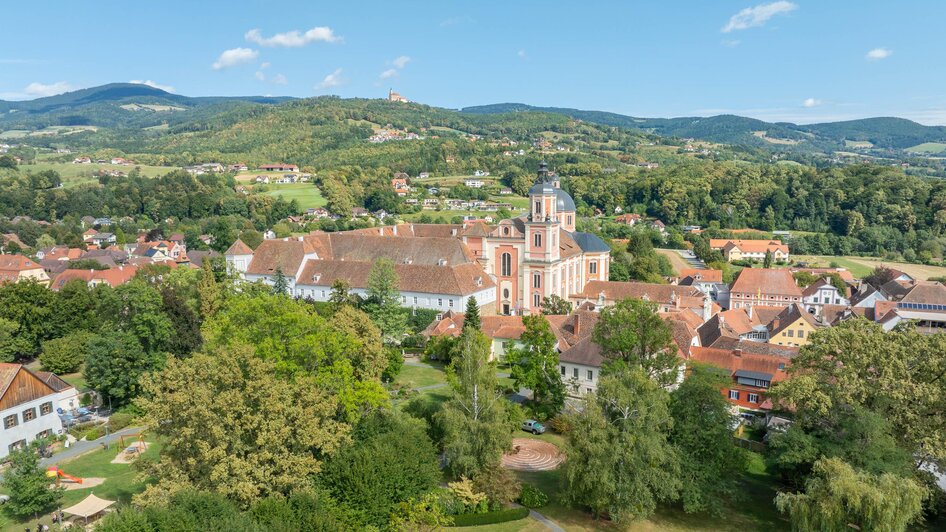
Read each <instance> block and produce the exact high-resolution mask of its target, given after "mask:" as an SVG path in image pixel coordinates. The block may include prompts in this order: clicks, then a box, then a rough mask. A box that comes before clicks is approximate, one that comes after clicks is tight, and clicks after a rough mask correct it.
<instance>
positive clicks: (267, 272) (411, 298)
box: [225, 162, 611, 315]
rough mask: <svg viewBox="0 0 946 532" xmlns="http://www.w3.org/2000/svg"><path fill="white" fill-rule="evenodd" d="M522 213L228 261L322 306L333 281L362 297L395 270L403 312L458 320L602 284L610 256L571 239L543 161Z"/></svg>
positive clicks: (289, 241)
mask: <svg viewBox="0 0 946 532" xmlns="http://www.w3.org/2000/svg"><path fill="white" fill-rule="evenodd" d="M529 205H530V210H529V212H528V213H526V214H523V215H522V216H520V217H517V218H512V219H507V220H502V221H500V222H499V223H498V224H497V225H495V226H490V225H487V224H486V223H484V222H481V221H478V222H474V223H470V224H466V225H436V224H403V225H393V226H381V227H375V228H369V229H359V230H355V231H345V232H340V233H324V232H315V233H312V234H309V235H306V236H302V237H297V238H286V239H274V240H266V241H264V242H263V243H262V244H261V245H260V246H259V247H258V248H257V249H256V250H251V249H249V247H248V246H246V245H245V244H243V242H241V241H239V240H237V241H236V242H235V243H234V244H233V246H231V248H230V249H229V250H227V251H226V253H225V256H226V259H227V262H228V264H230V266H231V268H233V269H234V270H235V271H236V272H237V273H239V274H240V275H241V276H242V277H243V278H244V279H246V280H248V281H263V282H265V283H268V284H272V283H273V280H274V279H275V277H276V275H277V272H278V273H279V274H281V275H283V276H285V277H286V280H287V281H288V290H289V292H290V294H291V295H293V296H294V297H300V298H310V299H313V300H316V301H327V300H328V298H329V297H330V296H331V287H332V284H333V283H334V282H335V281H336V280H339V279H341V280H344V281H346V282H347V283H348V284H349V286H351V288H352V291H353V292H354V293H357V294H360V295H364V293H365V291H366V289H367V278H368V273H369V272H370V269H371V265H372V264H373V262H374V261H375V260H377V259H378V258H387V259H390V260H391V261H392V262H393V263H394V264H395V269H396V271H397V274H398V277H399V280H400V286H399V289H400V292H401V304H402V306H405V307H408V308H427V309H434V310H441V311H448V310H454V311H459V310H461V309H462V308H464V306H465V305H466V300H467V299H468V298H470V297H473V298H474V299H475V300H476V301H477V302H478V303H479V305H480V307H481V308H482V309H483V311H484V313H485V314H505V315H523V314H537V313H539V312H540V311H541V307H542V300H543V299H544V298H545V297H547V296H551V295H557V296H559V297H561V298H562V299H565V300H568V298H569V297H571V296H572V295H574V294H579V293H582V291H583V289H584V287H585V285H586V284H587V283H588V282H589V281H601V280H604V281H606V280H607V279H608V271H609V269H610V268H609V266H610V251H611V250H610V248H609V247H608V245H607V244H605V243H604V242H603V241H602V240H601V239H600V238H598V237H597V236H595V235H593V234H590V233H582V232H578V231H575V222H576V220H577V213H576V212H575V202H574V200H572V198H571V196H569V195H568V193H566V192H565V191H564V190H562V189H561V188H560V186H559V180H558V178H557V176H555V175H554V174H552V173H550V172H549V171H548V167H547V165H546V164H545V162H542V163H541V164H540V167H539V173H538V179H537V180H536V182H535V184H534V185H533V186H532V188H531V189H530V190H529Z"/></svg>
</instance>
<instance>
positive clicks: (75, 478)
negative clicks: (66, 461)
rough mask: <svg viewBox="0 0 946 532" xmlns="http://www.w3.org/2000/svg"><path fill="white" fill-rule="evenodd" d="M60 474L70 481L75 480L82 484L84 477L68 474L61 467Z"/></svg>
mask: <svg viewBox="0 0 946 532" xmlns="http://www.w3.org/2000/svg"><path fill="white" fill-rule="evenodd" d="M59 476H60V477H62V478H63V479H65V480H68V481H69V482H75V483H76V484H82V479H81V478H79V477H74V476H72V475H67V474H65V473H63V472H62V470H61V469H60V470H59Z"/></svg>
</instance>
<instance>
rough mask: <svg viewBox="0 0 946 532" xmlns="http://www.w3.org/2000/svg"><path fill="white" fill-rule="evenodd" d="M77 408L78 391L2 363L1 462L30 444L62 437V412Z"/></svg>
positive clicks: (19, 366) (47, 376) (51, 378)
mask: <svg viewBox="0 0 946 532" xmlns="http://www.w3.org/2000/svg"><path fill="white" fill-rule="evenodd" d="M73 402H74V404H75V406H78V395H77V393H76V390H75V387H73V386H71V385H69V384H68V383H66V382H65V381H63V380H62V379H60V378H59V377H57V376H55V375H53V374H51V373H45V372H34V371H32V370H29V369H27V368H26V367H25V366H23V365H22V364H9V363H0V420H2V423H3V428H2V429H0V458H5V457H6V456H8V455H9V454H10V452H11V451H13V450H16V449H20V448H24V447H26V446H27V445H29V443H30V442H32V441H34V440H37V439H42V438H46V437H49V436H54V435H58V434H61V433H62V420H61V419H60V418H59V415H58V414H57V410H58V409H59V408H63V410H71V409H72V408H70V407H69V405H70V404H73Z"/></svg>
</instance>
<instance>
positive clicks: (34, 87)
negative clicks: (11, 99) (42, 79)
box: [23, 81, 75, 98]
mask: <svg viewBox="0 0 946 532" xmlns="http://www.w3.org/2000/svg"><path fill="white" fill-rule="evenodd" d="M74 88H75V87H73V86H72V85H70V84H68V83H66V82H65V81H57V82H56V83H50V84H49V85H46V84H43V83H39V82H37V81H34V82H33V83H30V84H29V85H27V86H26V87H25V88H24V89H23V94H25V95H26V96H32V97H34V98H43V97H45V96H55V95H57V94H62V93H64V92H69V91H71V90H73V89H74Z"/></svg>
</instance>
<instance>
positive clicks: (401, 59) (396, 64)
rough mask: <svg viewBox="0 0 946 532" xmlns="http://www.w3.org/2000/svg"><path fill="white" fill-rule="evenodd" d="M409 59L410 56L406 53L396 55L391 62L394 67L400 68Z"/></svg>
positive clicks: (405, 64)
mask: <svg viewBox="0 0 946 532" xmlns="http://www.w3.org/2000/svg"><path fill="white" fill-rule="evenodd" d="M410 61H411V58H410V57H408V56H406V55H401V56H398V57H397V58H396V59H395V60H394V61H391V64H392V65H394V68H397V69H402V68H404V67H406V66H407V64H408V63H409V62H410Z"/></svg>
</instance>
